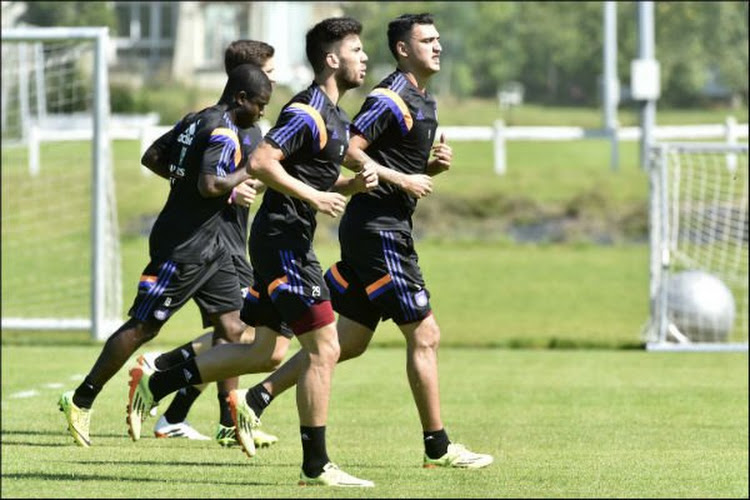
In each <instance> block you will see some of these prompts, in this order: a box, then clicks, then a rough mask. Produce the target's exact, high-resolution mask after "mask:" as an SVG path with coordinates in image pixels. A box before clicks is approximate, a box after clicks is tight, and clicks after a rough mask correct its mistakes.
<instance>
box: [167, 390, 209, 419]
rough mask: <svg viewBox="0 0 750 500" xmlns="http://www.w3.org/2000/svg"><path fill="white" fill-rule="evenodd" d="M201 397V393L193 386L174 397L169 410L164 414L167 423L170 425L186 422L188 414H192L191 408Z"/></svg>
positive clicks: (180, 391) (178, 392)
mask: <svg viewBox="0 0 750 500" xmlns="http://www.w3.org/2000/svg"><path fill="white" fill-rule="evenodd" d="M200 395H201V391H199V390H198V388H196V387H195V386H193V385H191V386H188V387H183V388H182V389H180V390H179V391H177V394H175V395H174V399H173V400H172V402H171V403H170V404H169V408H167V411H165V412H164V418H166V419H167V422H169V423H170V424H177V423H179V422H184V421H185V418H186V417H187V414H188V412H190V407H191V406H193V403H195V400H196V399H198V396H200Z"/></svg>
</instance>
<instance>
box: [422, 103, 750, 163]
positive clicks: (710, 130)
mask: <svg viewBox="0 0 750 500" xmlns="http://www.w3.org/2000/svg"><path fill="white" fill-rule="evenodd" d="M441 133H445V137H446V140H447V141H448V142H453V141H492V142H493V143H494V157H495V158H494V169H495V173H496V174H498V175H504V174H505V172H506V171H507V160H506V158H507V151H506V150H507V148H506V143H507V141H574V140H580V139H610V140H611V134H610V132H609V131H608V130H606V129H586V128H582V127H506V126H505V123H504V122H503V121H502V120H497V121H496V122H495V124H494V126H492V127H440V128H439V129H438V131H437V133H436V135H435V136H436V137H440V134H441ZM747 137H748V124H747V123H741V124H738V123H737V120H735V119H734V118H733V117H731V116H730V117H727V119H726V121H725V123H723V124H711V125H667V126H659V127H656V128H655V129H654V140H657V141H667V140H674V139H717V138H719V139H722V138H723V139H724V140H725V141H726V142H727V143H728V144H736V143H737V140H738V139H747ZM640 138H641V128H640V127H622V128H618V129H617V139H618V140H620V141H637V140H639V139H640Z"/></svg>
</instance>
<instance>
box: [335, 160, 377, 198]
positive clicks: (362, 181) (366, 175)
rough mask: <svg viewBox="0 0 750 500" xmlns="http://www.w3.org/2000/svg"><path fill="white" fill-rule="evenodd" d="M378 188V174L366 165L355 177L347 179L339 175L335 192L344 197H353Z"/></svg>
mask: <svg viewBox="0 0 750 500" xmlns="http://www.w3.org/2000/svg"><path fill="white" fill-rule="evenodd" d="M376 187H378V173H377V171H376V170H375V168H374V167H372V166H371V165H364V166H363V167H362V168H361V169H360V170H359V171H357V172H356V173H355V174H354V177H346V176H344V175H342V174H339V178H338V179H336V183H335V184H334V185H333V190H334V191H336V192H337V193H341V194H343V195H344V196H351V195H353V194H356V193H364V192H366V191H372V190H373V189H375V188H376Z"/></svg>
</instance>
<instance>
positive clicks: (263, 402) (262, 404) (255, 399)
mask: <svg viewBox="0 0 750 500" xmlns="http://www.w3.org/2000/svg"><path fill="white" fill-rule="evenodd" d="M245 401H247V404H248V405H250V408H252V409H253V411H254V412H255V416H257V417H258V418H260V416H261V415H262V414H263V410H265V409H266V408H268V405H270V404H271V401H273V394H271V393H270V392H268V391H267V390H266V388H265V387H263V384H258V385H256V386H255V387H253V388H252V389H250V390H249V391H247V394H246V395H245Z"/></svg>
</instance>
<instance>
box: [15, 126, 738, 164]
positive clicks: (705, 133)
mask: <svg viewBox="0 0 750 500" xmlns="http://www.w3.org/2000/svg"><path fill="white" fill-rule="evenodd" d="M111 121H112V122H113V123H111V124H110V136H111V138H112V139H113V140H115V139H120V140H137V141H140V143H141V154H143V153H144V152H145V151H146V148H148V146H150V145H151V143H153V141H154V140H156V139H157V138H158V137H159V136H161V135H162V134H164V133H165V132H167V131H168V130H169V129H170V127H168V126H159V125H155V122H158V116H156V117H154V116H153V115H147V117H146V118H145V120H141V121H140V122H138V121H132V122H130V123H129V122H128V121H127V119H123V120H122V121H120V120H118V119H117V117H114V116H113V119H112V120H111ZM268 128H269V124H268V123H267V122H263V123H262V124H261V129H262V130H263V132H266V131H267V130H268ZM441 133H445V136H446V139H447V140H448V141H452V142H455V141H492V142H493V144H494V170H495V173H496V174H498V175H504V174H505V173H506V171H507V160H506V158H507V147H506V143H507V142H508V141H575V140H581V139H611V135H610V132H609V131H608V130H606V129H586V128H583V127H547V126H539V127H528V126H514V127H506V126H505V123H504V122H503V121H502V120H498V121H496V122H495V124H494V125H493V126H491V127H472V126H461V127H439V128H438V130H437V133H436V137H440V134H441ZM46 137H51V138H54V139H49V140H55V141H65V140H69V141H80V140H89V139H91V130H90V129H70V128H68V129H62V130H61V129H60V128H54V130H53V129H52V128H50V129H47V128H46V127H45V128H42V127H39V126H32V127H31V130H30V133H29V142H28V148H29V170H30V172H31V173H32V174H37V173H38V172H39V162H40V159H39V144H40V142H41V141H42V140H47V139H44V138H46ZM640 137H641V129H640V127H622V128H618V129H617V139H618V140H620V141H637V140H639V139H640ZM717 138H718V139H724V140H725V142H726V143H727V144H736V143H737V141H738V140H739V139H747V138H748V124H747V123H737V121H736V120H735V119H734V118H733V117H731V116H730V117H728V118H727V119H726V122H725V123H723V124H709V125H664V126H658V127H656V128H655V129H654V139H655V140H658V141H669V140H674V139H717ZM141 168H142V170H143V173H144V174H145V173H147V172H148V170H147V169H146V168H145V167H141Z"/></svg>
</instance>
